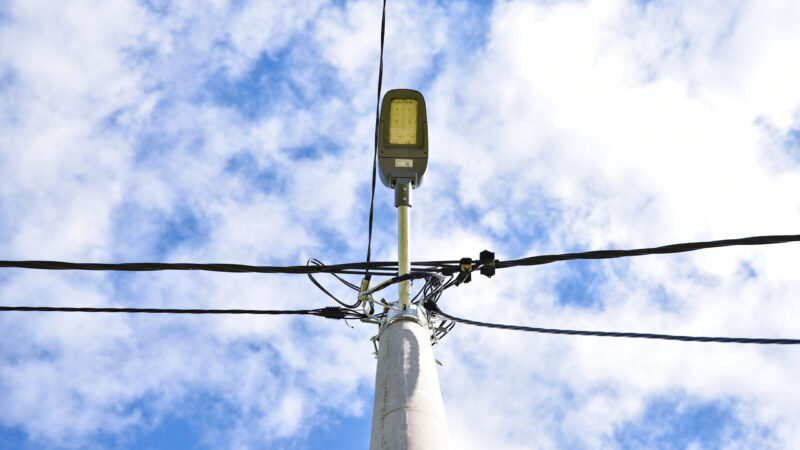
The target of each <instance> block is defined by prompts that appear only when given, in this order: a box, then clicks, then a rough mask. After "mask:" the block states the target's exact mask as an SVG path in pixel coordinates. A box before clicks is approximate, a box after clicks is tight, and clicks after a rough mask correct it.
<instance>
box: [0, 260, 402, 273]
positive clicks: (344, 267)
mask: <svg viewBox="0 0 800 450" xmlns="http://www.w3.org/2000/svg"><path fill="white" fill-rule="evenodd" d="M3 267H5V268H18V269H39V270H93V271H104V270H110V271H122V272H153V271H161V270H201V271H209V272H226V273H283V274H309V273H338V274H351V275H363V274H364V269H366V268H368V267H369V268H373V269H377V270H378V271H379V272H374V273H376V274H380V275H383V276H393V275H395V274H396V272H394V271H391V272H387V270H391V269H392V268H396V267H397V263H396V262H378V263H369V264H366V263H347V264H336V265H330V266H252V265H246V264H218V263H212V264H200V263H154V262H143V263H73V262H63V261H0V268H3Z"/></svg>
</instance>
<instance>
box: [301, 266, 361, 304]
mask: <svg viewBox="0 0 800 450" xmlns="http://www.w3.org/2000/svg"><path fill="white" fill-rule="evenodd" d="M310 264H314V265H315V266H320V267H324V266H325V264H323V263H322V261H320V260H318V259H316V258H309V260H308V263H307V265H310ZM331 275H333V276H334V277H336V279H337V280H339V281H341V282H342V284H344V285H345V286H347V287H349V288H350V289H354V290H356V291H357V290H358V286H356V285H354V284H353V283H350V282H349V281H347V280H345V279H344V278H342V277H340V276H339V275H336V274H335V273H332V274H331ZM308 278H309V279H310V280H311V282H312V283H314V286H316V287H317V288H318V289H319V290H321V291H322V292H324V293H325V294H326V295H327V296H328V297H330V298H332V299H333V300H334V301H335V302H336V303H338V304H340V305H342V306H344V307H345V308H355V307H356V306H358V304H359V303H360V301H359V300H358V299H356V301H355V303H353V304H352V305H349V304H347V303H345V302H343V301H341V300H339V299H338V298H337V297H336V296H335V295H333V294H331V293H330V291H328V290H327V289H325V288H324V287H322V285H321V284H320V283H319V282H318V281H317V279H316V278H314V275H312V274H310V273H309V274H308Z"/></svg>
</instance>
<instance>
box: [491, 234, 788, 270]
mask: <svg viewBox="0 0 800 450" xmlns="http://www.w3.org/2000/svg"><path fill="white" fill-rule="evenodd" d="M798 241H800V234H790V235H773V236H753V237H747V238H741V239H723V240H719V241H706V242H687V243H683V244H672V245H665V246H662V247H649V248H638V249H632V250H594V251H588V252H578V253H563V254H558V255H540V256H531V257H528V258H521V259H513V260H509V261H498V262H497V263H496V264H495V267H497V268H498V269H502V268H506V267H517V266H537V265H542V264H550V263H553V262H556V261H571V260H576V259H613V258H624V257H629V256H644V255H663V254H667V253H683V252H691V251H695V250H702V249H706V248H718V247H730V246H736V245H767V244H783V243H787V242H798Z"/></svg>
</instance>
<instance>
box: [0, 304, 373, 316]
mask: <svg viewBox="0 0 800 450" xmlns="http://www.w3.org/2000/svg"><path fill="white" fill-rule="evenodd" d="M2 311H23V312H31V311H37V312H83V313H133V314H257V315H309V316H319V317H325V318H328V319H361V318H364V317H366V316H365V315H364V314H361V313H359V312H356V311H352V310H349V309H346V308H340V307H338V306H326V307H324V308H317V309H290V310H274V309H272V310H270V309H180V308H86V307H66V306H0V312H2Z"/></svg>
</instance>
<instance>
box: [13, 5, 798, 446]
mask: <svg viewBox="0 0 800 450" xmlns="http://www.w3.org/2000/svg"><path fill="white" fill-rule="evenodd" d="M380 6H381V2H380V1H379V0H361V1H331V2H326V1H313V0H309V1H288V0H287V1H269V2H251V1H225V0H204V1H180V0H177V1H173V2H167V1H133V0H113V1H106V2H102V3H100V4H98V3H96V2H89V1H83V0H75V1H70V2H52V1H45V0H42V1H11V2H5V3H4V4H3V6H0V180H2V182H1V183H0V235H2V236H3V239H0V259H55V260H69V261H87V262H133V261H173V262H178V261H182V262H187V261H192V262H229V263H242V264H303V263H304V262H305V261H306V260H307V259H308V258H309V257H316V258H319V259H321V260H322V261H324V262H327V263H334V262H352V261H359V260H362V259H363V258H364V254H365V251H366V226H367V214H368V210H367V208H368V205H369V183H370V177H371V173H370V170H371V156H372V148H371V145H372V142H373V136H372V133H373V126H374V111H375V89H376V85H377V62H378V55H379V46H378V42H379V32H380ZM798 22H800V7H798V5H797V3H796V2H794V1H791V0H785V1H781V0H769V1H758V2H756V1H745V0H743V1H736V2H723V1H711V0H710V1H704V2H675V1H666V0H650V1H645V2H642V1H634V0H587V1H561V2H559V1H498V2H484V1H481V2H478V1H453V2H451V1H441V2H437V1H433V0H420V1H416V0H389V1H388V10H387V34H386V53H385V62H384V84H383V86H384V90H388V89H393V88H412V89H418V90H421V91H422V92H423V94H424V95H425V97H426V102H427V107H428V118H429V130H430V142H431V144H430V155H431V161H430V165H429V167H428V172H427V174H426V181H425V185H424V186H422V188H421V189H419V190H418V191H417V192H415V196H414V197H415V198H414V208H413V211H412V213H413V215H412V242H411V254H412V259H418V260H428V259H457V258H461V257H465V256H471V257H477V255H478V253H479V252H480V251H481V250H484V249H490V250H493V251H495V252H496V253H497V255H498V258H500V259H513V258H518V257H523V256H529V255H534V254H540V253H556V252H561V251H579V250H588V249H600V248H612V247H613V248H626V247H638V246H655V245H663V244H668V243H674V242H685V241H692V240H709V239H722V238H731V237H744V236H751V235H760V234H792V233H796V231H797V230H798V229H800V200H798V199H797V195H795V194H794V193H796V192H798V190H799V189H800V158H799V157H798V154H800V152H798V148H799V145H798V142H800V138H799V137H798V136H800V132H798V130H800V83H797V80H798V79H800V61H798V59H797V58H796V55H797V54H800V31H798V30H797V26H796V24H797V23H798ZM375 217H376V222H375V223H376V225H375V235H374V238H373V239H374V241H373V255H374V257H375V259H378V260H391V259H394V258H396V249H395V242H396V241H395V239H396V238H395V234H394V233H395V231H394V230H395V211H394V208H393V206H392V194H391V192H389V191H388V190H386V189H385V188H383V187H381V186H380V185H379V188H378V191H377V192H376V216H375ZM797 251H798V248H797V247H796V246H794V245H785V246H772V247H763V248H731V249H719V250H709V251H706V252H698V253H693V254H686V255H674V256H658V257H643V258H637V259H634V260H616V261H605V262H601V261H593V262H574V263H562V264H554V265H551V266H546V267H540V268H516V269H507V270H503V271H501V272H499V273H498V274H497V276H495V277H494V278H492V279H486V278H483V277H476V278H475V280H474V281H473V282H472V283H470V284H468V285H462V286H460V287H458V288H455V289H452V290H450V291H448V292H447V293H446V294H445V295H444V297H443V298H442V300H441V302H440V305H441V306H442V309H443V310H445V311H449V312H452V313H453V314H456V315H460V316H463V317H469V318H479V319H483V320H487V321H496V322H505V323H519V324H528V325H534V326H543V327H561V328H576V329H582V328H584V329H600V330H621V331H644V332H656V333H674V334H698V335H700V334H702V335H726V336H752V337H798V336H800V332H798V330H797V328H796V326H794V325H795V322H796V321H794V320H793V319H792V318H793V317H796V316H797V314H798V313H800V307H798V305H797V302H796V292H798V291H800V278H798V277H797V273H796V266H797V264H796V261H797ZM325 281H326V282H329V281H330V280H325ZM352 281H354V282H356V281H358V280H352ZM337 292H339V293H341V294H342V295H349V294H348V293H345V292H342V291H337ZM326 299H327V297H325V296H324V294H322V293H320V292H319V291H317V290H316V289H315V288H314V287H313V286H312V285H311V284H310V283H308V281H307V280H306V279H304V278H303V277H290V276H271V275H270V276H264V275H244V274H210V273H143V274H111V273H109V274H105V273H69V272H63V273H46V272H30V271H22V270H11V269H4V270H3V271H2V272H0V304H4V305H58V306H101V305H109V306H133V307H136V306H141V307H145V306H151V307H199V308H206V307H219V308H225V307H237V308H274V309H281V308H286V309H294V308H306V307H321V306H326V305H328V303H329V302H328V300H326ZM0 329H1V330H3V333H2V339H0V399H2V401H0V447H2V448H19V449H33V448H36V449H40V448H45V449H70V448H136V449H160V448H238V449H249V448H253V449H259V448H286V449H293V448H319V449H322V448H348V449H349V448H366V447H367V441H368V438H369V431H370V430H369V426H370V420H371V409H372V389H373V383H374V380H373V377H374V371H375V360H374V359H373V357H372V354H371V353H372V344H371V343H370V341H369V338H370V337H371V336H373V335H374V334H375V332H376V330H375V329H373V328H371V327H369V326H366V325H363V324H362V325H356V326H355V327H354V328H349V327H348V326H346V325H345V324H344V323H338V322H334V321H328V320H321V319H318V318H303V317H299V318H242V317H198V318H195V317H149V316H144V317H125V316H114V317H111V316H105V315H58V314H34V313H30V314H18V313H3V314H2V315H0ZM434 350H435V353H436V357H437V358H438V359H439V360H441V361H442V362H443V363H444V365H443V366H442V367H440V368H439V369H438V370H439V377H440V382H441V385H442V391H443V397H444V403H445V408H446V411H447V418H448V423H449V427H450V434H451V438H452V441H453V445H454V448H476V449H478V448H504V449H505V448H507V449H522V448H545V449H548V448H599V447H602V448H653V447H659V448H787V447H792V446H795V445H796V444H795V443H796V442H797V441H798V439H800V435H798V431H797V430H800V409H798V407H797V405H798V404H800V389H798V388H797V385H796V374H797V370H798V367H800V353H798V351H797V350H794V349H790V348H766V347H765V348H753V347H747V346H721V345H709V344H679V343H671V342H628V341H619V340H607V339H605V340H604V339H597V338H576V337H563V336H538V335H531V334H521V333H514V332H510V331H500V330H485V329H476V328H470V327H467V326H457V327H456V328H455V330H454V331H453V332H452V333H451V334H450V335H448V336H447V338H446V339H445V340H444V341H443V342H441V343H440V344H439V345H437V346H436V347H435V349H434Z"/></svg>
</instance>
